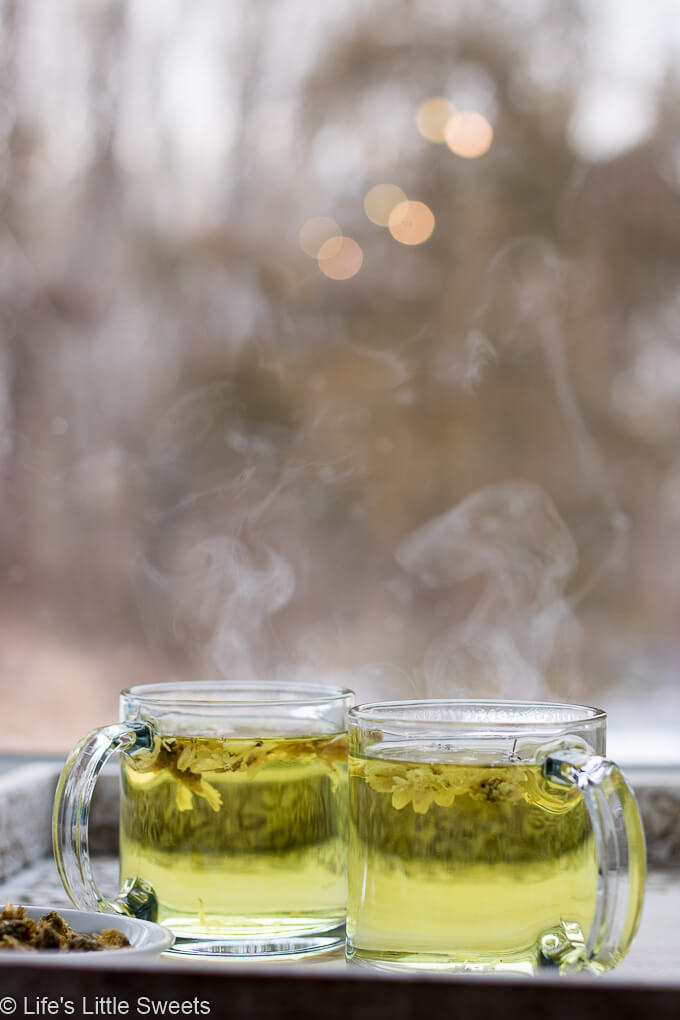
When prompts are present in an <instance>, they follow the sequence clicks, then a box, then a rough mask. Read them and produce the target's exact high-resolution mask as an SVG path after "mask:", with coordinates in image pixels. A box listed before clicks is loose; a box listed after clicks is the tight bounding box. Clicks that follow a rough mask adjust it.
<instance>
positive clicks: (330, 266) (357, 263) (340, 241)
mask: <svg viewBox="0 0 680 1020" xmlns="http://www.w3.org/2000/svg"><path fill="white" fill-rule="evenodd" d="M317 260H318V263H319V269H320V270H321V272H322V273H323V274H324V276H327V277H328V278H329V279H330V280H349V279H350V277H352V276H356V274H357V273H358V272H359V270H360V269H361V264H362V262H363V261H364V253H363V251H362V250H361V248H360V246H359V245H358V244H357V242H356V241H355V240H354V239H353V238H351V237H341V236H336V237H329V238H328V240H327V241H324V243H323V244H322V245H321V247H320V248H319V253H318V255H317Z"/></svg>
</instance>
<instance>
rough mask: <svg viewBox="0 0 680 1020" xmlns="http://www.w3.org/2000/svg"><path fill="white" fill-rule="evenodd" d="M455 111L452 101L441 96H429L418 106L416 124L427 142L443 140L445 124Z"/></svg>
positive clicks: (444, 138) (444, 139)
mask: <svg viewBox="0 0 680 1020" xmlns="http://www.w3.org/2000/svg"><path fill="white" fill-rule="evenodd" d="M455 112H456V108H455V106H454V105H453V103H450V102H449V101H448V99H444V97H443V96H431V97H430V98H429V99H426V100H425V101H424V102H422V103H421V104H420V106H419V107H418V112H417V113H416V125H417V127H418V130H419V131H420V133H421V135H422V136H423V138H427V140H428V142H435V143H440V142H445V141H446V125H447V124H448V122H449V121H450V120H451V117H453V115H454V113H455Z"/></svg>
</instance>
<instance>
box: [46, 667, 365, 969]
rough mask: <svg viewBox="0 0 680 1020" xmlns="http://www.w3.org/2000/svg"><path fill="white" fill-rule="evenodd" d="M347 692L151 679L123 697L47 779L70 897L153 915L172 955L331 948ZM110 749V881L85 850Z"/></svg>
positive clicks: (338, 936) (338, 906) (341, 837)
mask: <svg viewBox="0 0 680 1020" xmlns="http://www.w3.org/2000/svg"><path fill="white" fill-rule="evenodd" d="M352 701H353V695H352V692H351V691H348V690H346V689H344V688H331V687H324V686H321V685H313V684H293V683H258V684H255V683H254V684H241V685H239V684H232V683H227V682H224V683H202V682H190V683H161V684H148V685H144V686H140V687H134V688H132V689H131V690H129V691H124V692H123V693H122V694H121V696H120V718H121V722H120V723H118V724H115V725H112V726H107V727H104V728H103V729H100V730H95V731H94V732H93V733H90V734H88V735H87V736H86V737H84V738H83V740H81V741H80V743H79V744H78V746H77V747H76V748H75V749H74V751H73V752H72V754H71V755H70V757H69V759H68V761H67V763H66V766H65V768H64V770H63V773H62V776H61V779H60V781H59V784H58V788H57V793H56V797H55V805H54V818H53V837H54V851H55V857H56V861H57V866H58V868H59V872H60V875H61V878H62V881H63V884H64V887H65V889H66V891H67V892H68V894H69V896H70V897H71V899H72V900H73V902H74V903H75V905H76V906H77V907H80V908H82V909H87V910H101V911H108V912H111V911H114V912H122V913H127V914H132V915H135V916H137V917H144V918H147V919H150V920H156V921H159V922H160V923H162V924H165V925H167V926H168V927H170V928H171V929H172V930H173V931H174V933H175V935H176V942H175V951H186V952H193V953H219V954H221V955H233V956H239V957H240V956H250V955H277V956H278V955H288V954H291V955H300V954H304V953H306V952H318V951H323V950H326V949H330V948H333V947H334V946H337V945H338V944H341V943H342V941H343V938H344V927H343V925H344V920H345V909H346V839H347V736H346V718H347V711H348V709H349V707H350V706H351V704H352ZM114 752H119V753H120V769H121V800H120V880H121V891H120V894H119V896H118V897H117V898H115V899H113V900H109V899H107V897H106V896H104V895H103V894H102V892H101V891H100V889H99V887H98V885H97V883H96V881H95V877H94V874H93V869H92V862H91V859H90V854H89V849H88V821H89V814H90V802H91V798H92V794H93V791H94V787H95V782H96V779H97V776H98V774H99V772H100V770H101V768H102V766H103V765H104V764H105V763H106V762H107V761H108V759H109V758H110V757H111V755H112V754H113V753H114Z"/></svg>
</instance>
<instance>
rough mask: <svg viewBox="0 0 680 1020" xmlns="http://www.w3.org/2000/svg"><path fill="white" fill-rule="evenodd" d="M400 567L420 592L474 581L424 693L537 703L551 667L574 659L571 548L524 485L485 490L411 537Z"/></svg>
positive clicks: (549, 511) (430, 662)
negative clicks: (475, 589) (474, 591)
mask: <svg viewBox="0 0 680 1020" xmlns="http://www.w3.org/2000/svg"><path fill="white" fill-rule="evenodd" d="M396 555H397V560H398V562H399V564H400V565H401V566H402V567H403V568H404V569H405V570H406V571H407V572H408V573H409V574H411V575H413V576H414V577H415V578H417V579H418V580H419V581H420V582H421V584H423V585H424V586H426V587H427V588H434V589H440V590H442V591H443V592H444V593H446V592H450V591H452V590H453V589H455V588H456V586H458V585H461V584H462V583H463V582H466V581H470V580H472V579H478V580H479V582H480V583H481V594H479V595H478V597H477V600H476V603H475V605H474V606H473V608H472V610H470V611H467V612H464V613H463V615H462V618H461V619H459V620H455V619H454V620H452V621H451V623H449V621H446V625H445V627H444V629H443V632H442V633H441V634H439V635H437V636H436V637H435V639H434V641H433V642H432V644H431V645H430V646H429V648H428V649H427V652H426V655H425V662H424V669H425V686H426V691H427V694H428V695H430V696H431V695H433V694H438V695H440V696H441V695H445V694H448V695H451V694H460V693H467V692H471V691H474V692H475V693H476V694H477V695H482V694H487V695H504V696H510V695H512V696H514V697H518V696H521V697H527V698H530V697H535V696H538V695H539V694H540V693H541V692H542V691H543V690H544V686H545V683H544V677H545V674H546V671H547V668H548V666H549V664H550V663H551V661H552V660H553V659H555V658H558V659H562V660H563V667H564V666H565V665H567V664H568V662H569V660H570V658H571V657H572V656H573V654H574V643H575V642H574V639H575V637H577V636H578V627H577V625H576V622H575V620H574V618H573V615H572V613H571V610H570V607H569V604H568V601H567V599H566V596H565V588H566V585H567V582H568V579H569V577H570V576H571V575H572V573H573V571H574V570H575V568H576V562H577V553H576V547H575V544H574V541H573V539H572V537H571V535H570V533H569V531H568V530H567V528H566V526H565V525H564V522H563V521H562V519H561V518H560V516H559V514H558V512H557V510H556V509H555V507H554V505H553V503H552V502H551V500H550V499H549V497H548V496H547V495H546V493H545V492H544V491H543V490H542V489H541V488H540V487H539V486H538V485H535V484H533V483H531V482H520V481H508V482H501V483H498V484H496V485H490V486H488V487H486V488H484V489H480V490H479V491H478V492H475V493H474V494H473V495H471V496H468V497H467V498H466V499H464V500H463V501H462V502H461V503H459V504H457V505H456V506H454V507H453V508H452V509H451V510H449V511H447V512H446V513H445V514H442V515H441V516H440V517H436V518H435V519H434V520H432V521H429V522H428V523H427V524H425V525H423V526H422V527H420V528H418V529H417V530H416V531H415V532H413V533H412V534H411V535H410V536H409V537H408V538H407V539H406V540H405V541H404V542H402V544H401V545H400V546H399V548H398V549H397V554H396Z"/></svg>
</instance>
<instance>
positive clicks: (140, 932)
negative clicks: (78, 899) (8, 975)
mask: <svg viewBox="0 0 680 1020" xmlns="http://www.w3.org/2000/svg"><path fill="white" fill-rule="evenodd" d="M15 905H16V904H15ZM50 910H56V911H57V913H58V914H60V915H61V916H62V917H63V918H64V920H65V921H66V922H67V924H69V925H70V926H71V927H72V928H73V930H74V931H77V932H81V933H82V934H83V935H92V934H93V933H94V932H100V931H101V930H102V929H103V928H117V929H118V930H119V931H122V932H123V934H124V935H127V937H128V939H129V940H130V942H131V943H132V944H131V946H129V947H127V948H125V949H99V950H95V951H94V952H89V953H82V952H71V953H68V952H62V951H60V950H59V949H37V950H35V951H30V952H22V951H21V950H15V949H0V965H2V964H11V965H12V966H16V965H17V964H20V963H36V962H37V961H38V960H39V961H40V962H41V963H54V964H62V963H66V962H68V963H74V964H77V965H78V966H79V967H80V966H85V967H93V966H94V967H96V966H97V965H98V964H102V963H106V964H107V965H108V964H110V963H112V962H114V961H115V962H116V963H121V964H125V962H126V961H130V962H132V961H134V962H135V963H136V962H137V961H138V960H141V959H144V958H145V957H151V956H158V954H159V953H162V952H164V951H165V950H166V949H169V948H170V946H171V945H172V944H173V942H174V941H175V936H174V935H173V934H172V932H171V931H170V930H169V929H168V928H163V927H161V925H160V924H153V923H152V922H151V921H140V920H138V918H136V917H127V916H126V915H125V914H98V913H95V912H93V911H89V910H69V909H64V908H62V907H50V906H47V907H28V906H27V907H26V917H30V918H32V920H34V921H39V920H40V918H41V917H42V916H43V914H48V913H49V912H50ZM1 912H2V911H1V910H0V913H1Z"/></svg>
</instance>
